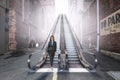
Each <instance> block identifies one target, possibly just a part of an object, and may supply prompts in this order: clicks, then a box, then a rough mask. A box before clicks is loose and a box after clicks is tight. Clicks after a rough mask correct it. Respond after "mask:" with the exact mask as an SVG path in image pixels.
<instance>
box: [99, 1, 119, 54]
mask: <svg viewBox="0 0 120 80" xmlns="http://www.w3.org/2000/svg"><path fill="white" fill-rule="evenodd" d="M118 9H120V0H100V20H102V19H104V18H105V17H107V16H109V15H111V14H113V13H114V12H116V11H117V10H118ZM119 27H120V26H119ZM100 44H101V45H100V48H101V50H106V51H110V52H116V53H120V32H119V33H113V34H108V35H103V36H100Z"/></svg>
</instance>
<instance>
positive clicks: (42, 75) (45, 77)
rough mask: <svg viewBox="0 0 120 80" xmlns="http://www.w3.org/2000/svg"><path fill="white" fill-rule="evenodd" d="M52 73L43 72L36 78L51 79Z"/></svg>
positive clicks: (39, 79) (40, 79) (38, 79)
mask: <svg viewBox="0 0 120 80" xmlns="http://www.w3.org/2000/svg"><path fill="white" fill-rule="evenodd" d="M50 74H51V73H43V74H41V75H40V76H39V77H38V78H37V79H36V80H47V79H49V77H48V76H49V75H50Z"/></svg>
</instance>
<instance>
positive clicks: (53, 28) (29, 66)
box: [28, 16, 60, 70]
mask: <svg viewBox="0 0 120 80" xmlns="http://www.w3.org/2000/svg"><path fill="white" fill-rule="evenodd" d="M59 19H60V16H59V17H58V18H57V20H56V22H55V24H54V26H53V27H52V29H51V30H50V33H49V35H48V37H47V39H46V41H45V43H44V45H43V47H42V49H41V50H40V51H39V52H35V53H31V54H30V55H29V57H28V68H29V69H30V70H36V67H35V66H33V67H32V66H31V65H30V60H31V57H32V55H33V54H37V53H42V52H44V51H45V52H46V49H47V45H48V42H49V38H50V36H51V35H53V34H54V32H55V29H56V25H57V23H58V21H59ZM44 55H46V54H43V57H44ZM42 59H45V57H44V58H42ZM41 61H42V60H41ZM36 65H37V64H36Z"/></svg>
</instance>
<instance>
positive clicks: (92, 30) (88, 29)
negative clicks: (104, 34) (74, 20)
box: [83, 0, 97, 49]
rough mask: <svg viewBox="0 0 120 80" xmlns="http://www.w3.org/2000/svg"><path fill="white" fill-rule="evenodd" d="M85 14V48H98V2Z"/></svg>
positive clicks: (86, 10)
mask: <svg viewBox="0 0 120 80" xmlns="http://www.w3.org/2000/svg"><path fill="white" fill-rule="evenodd" d="M84 9H85V12H84V13H83V46H84V47H86V48H93V49H94V48H96V43H97V18H96V17H97V11H96V10H97V9H96V0H95V1H94V2H93V3H92V4H91V6H90V7H89V8H88V9H86V8H84Z"/></svg>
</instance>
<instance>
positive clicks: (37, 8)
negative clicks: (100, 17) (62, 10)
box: [10, 0, 54, 49]
mask: <svg viewBox="0 0 120 80" xmlns="http://www.w3.org/2000/svg"><path fill="white" fill-rule="evenodd" d="M49 2H50V3H49ZM51 2H54V0H51V1H49V0H46V1H45V2H44V1H43V2H41V0H10V10H14V11H15V20H16V22H15V24H16V25H15V26H16V32H15V41H16V48H17V49H24V48H28V47H31V45H33V44H34V43H36V42H38V43H40V44H41V43H42V42H44V41H45V39H46V37H47V36H48V33H49V31H50V29H51V27H52V25H53V23H54V18H53V17H54V4H51ZM44 3H49V4H44ZM43 35H44V36H43ZM34 45H35V44H34Z"/></svg>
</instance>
